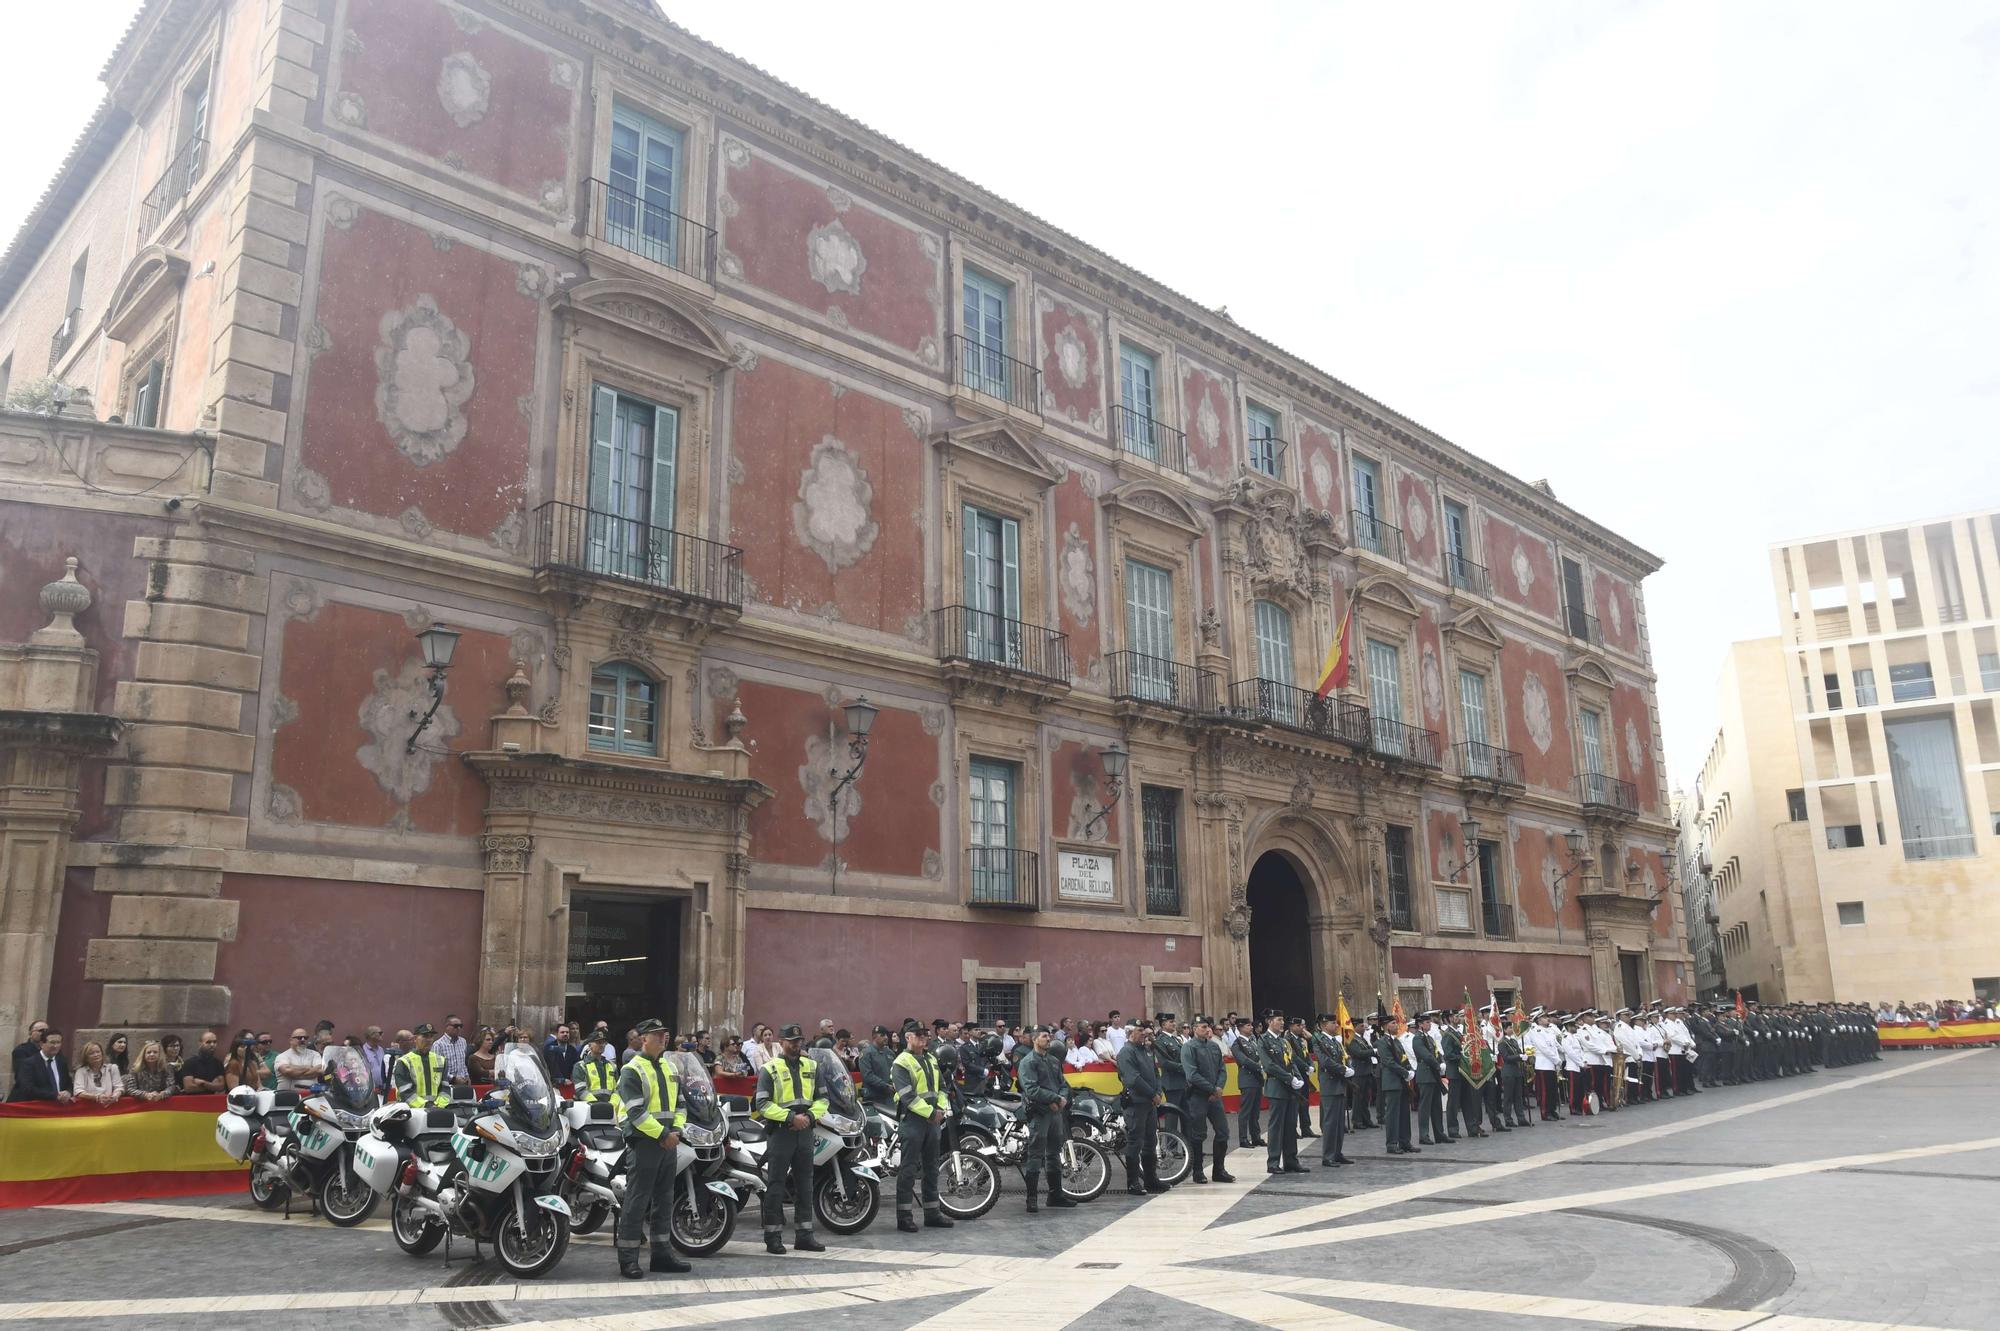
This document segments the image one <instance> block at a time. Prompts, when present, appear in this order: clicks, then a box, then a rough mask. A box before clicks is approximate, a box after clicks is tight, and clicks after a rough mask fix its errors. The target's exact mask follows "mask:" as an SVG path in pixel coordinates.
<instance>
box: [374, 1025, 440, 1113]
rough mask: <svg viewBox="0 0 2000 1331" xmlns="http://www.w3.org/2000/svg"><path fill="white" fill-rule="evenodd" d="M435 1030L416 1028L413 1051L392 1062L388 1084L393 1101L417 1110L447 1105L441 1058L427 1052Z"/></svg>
mask: <svg viewBox="0 0 2000 1331" xmlns="http://www.w3.org/2000/svg"><path fill="white" fill-rule="evenodd" d="M437 1033H438V1031H437V1027H435V1026H433V1025H431V1024H430V1023H429V1022H425V1023H424V1024H423V1025H421V1026H419V1027H417V1029H416V1034H415V1039H414V1040H413V1041H412V1044H413V1046H414V1047H413V1048H412V1049H411V1050H410V1052H409V1053H407V1054H404V1055H403V1056H402V1057H401V1058H399V1059H397V1060H396V1065H395V1067H394V1068H392V1069H390V1072H389V1083H390V1085H392V1086H394V1087H395V1088H396V1098H397V1099H398V1100H400V1101H402V1102H403V1103H404V1104H406V1105H414V1106H415V1107H416V1108H418V1109H432V1108H436V1107H438V1106H440V1105H448V1104H450V1103H451V1088H450V1087H448V1086H446V1085H445V1084H444V1055H443V1054H437V1053H433V1052H431V1041H432V1040H434V1039H436V1038H437Z"/></svg>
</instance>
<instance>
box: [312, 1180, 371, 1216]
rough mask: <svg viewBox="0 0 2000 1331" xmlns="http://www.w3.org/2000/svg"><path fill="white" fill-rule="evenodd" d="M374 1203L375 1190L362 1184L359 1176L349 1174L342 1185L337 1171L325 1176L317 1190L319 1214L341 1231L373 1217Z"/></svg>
mask: <svg viewBox="0 0 2000 1331" xmlns="http://www.w3.org/2000/svg"><path fill="white" fill-rule="evenodd" d="M375 1201H376V1198H375V1189H373V1188H371V1187H369V1186H368V1185H367V1184H366V1183H363V1182H362V1181H361V1177H360V1175H358V1174H353V1173H349V1174H348V1176H347V1182H346V1183H345V1184H343V1183H341V1181H340V1171H339V1170H338V1169H335V1170H333V1171H332V1172H330V1173H329V1174H328V1175H327V1176H326V1182H325V1183H324V1184H322V1185H321V1186H320V1190H319V1209H320V1212H321V1214H323V1215H324V1216H326V1218H327V1220H328V1221H330V1222H331V1223H333V1224H336V1225H338V1226H340V1227H341V1228H342V1229H352V1228H353V1227H354V1226H356V1225H358V1224H360V1223H361V1222H362V1221H364V1220H366V1219H367V1218H368V1217H369V1216H371V1215H374V1214H375Z"/></svg>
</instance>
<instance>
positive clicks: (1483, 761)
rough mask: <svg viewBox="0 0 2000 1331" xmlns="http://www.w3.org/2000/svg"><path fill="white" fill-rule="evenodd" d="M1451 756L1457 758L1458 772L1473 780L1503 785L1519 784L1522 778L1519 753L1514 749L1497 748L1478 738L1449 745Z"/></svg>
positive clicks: (1523, 781) (1523, 783)
mask: <svg viewBox="0 0 2000 1331" xmlns="http://www.w3.org/2000/svg"><path fill="white" fill-rule="evenodd" d="M1451 752H1452V756H1453V757H1454V758H1455V759H1456V760H1457V765H1458V774H1459V775H1460V776H1464V777H1471V778H1472V779H1473V780H1475V781H1492V782H1495V783H1497V784H1499V785H1503V786H1521V785H1526V784H1527V782H1526V781H1525V780H1524V779H1523V775H1522V767H1521V755H1520V753H1519V752H1518V751H1517V750H1514V749H1499V748H1495V747H1494V746H1493V745H1491V744H1483V743H1481V742H1480V741H1478V740H1467V741H1465V742H1464V743H1463V744H1454V745H1452V746H1451Z"/></svg>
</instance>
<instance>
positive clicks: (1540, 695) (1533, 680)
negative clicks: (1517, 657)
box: [1521, 671, 1556, 754]
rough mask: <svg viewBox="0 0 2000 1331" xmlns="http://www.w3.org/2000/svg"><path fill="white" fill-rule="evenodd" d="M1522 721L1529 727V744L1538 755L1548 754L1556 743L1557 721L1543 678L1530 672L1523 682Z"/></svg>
mask: <svg viewBox="0 0 2000 1331" xmlns="http://www.w3.org/2000/svg"><path fill="white" fill-rule="evenodd" d="M1521 719H1522V720H1523V721H1525V722H1526V723H1527V726H1528V742H1529V743H1531V744H1533V745H1534V746H1535V751H1536V752H1537V753H1542V754H1546V753H1548V751H1549V745H1551V744H1553V743H1554V742H1555V737H1556V731H1555V719H1554V716H1553V714H1552V712H1551V710H1550V707H1549V691H1548V689H1547V687H1546V686H1544V685H1543V683H1542V677H1541V676H1540V675H1538V674H1536V673H1535V672H1533V671H1529V672H1528V673H1527V674H1526V675H1525V676H1523V677H1522V680H1521Z"/></svg>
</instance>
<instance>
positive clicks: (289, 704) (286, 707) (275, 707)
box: [271, 693, 299, 730]
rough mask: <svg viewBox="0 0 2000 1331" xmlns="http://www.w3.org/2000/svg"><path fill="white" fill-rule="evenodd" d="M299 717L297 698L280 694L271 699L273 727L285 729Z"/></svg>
mask: <svg viewBox="0 0 2000 1331" xmlns="http://www.w3.org/2000/svg"><path fill="white" fill-rule="evenodd" d="M298 719H299V704H298V701H297V700H296V699H293V698H287V697H286V696H285V695H284V694H282V693H281V694H279V695H278V696H277V697H276V698H274V699H272V700H271V729H273V730H283V729H284V728H285V727H286V726H288V725H290V724H291V723H292V722H294V721H296V720H298Z"/></svg>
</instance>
